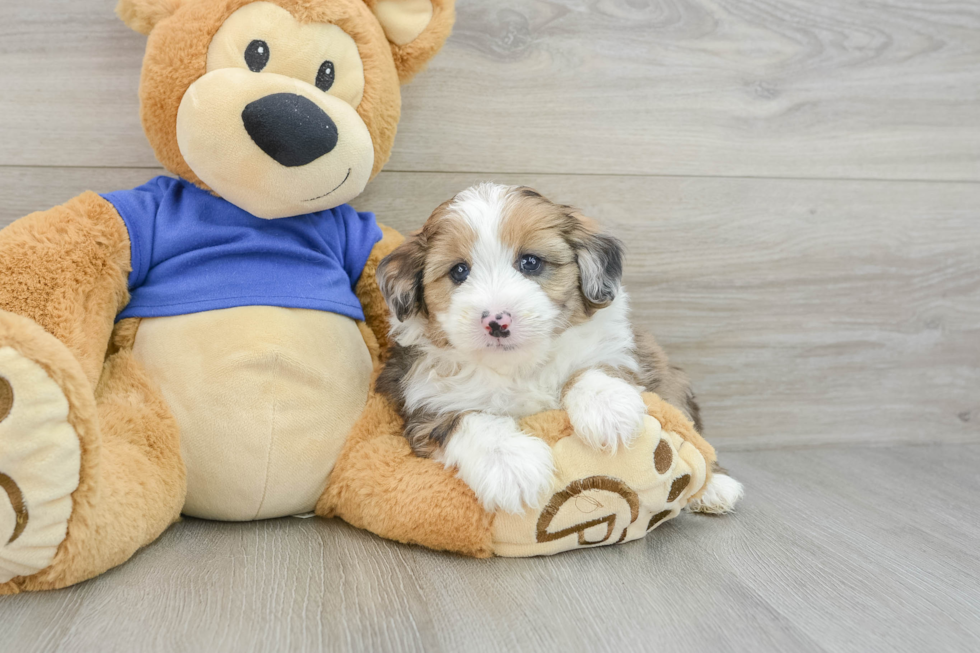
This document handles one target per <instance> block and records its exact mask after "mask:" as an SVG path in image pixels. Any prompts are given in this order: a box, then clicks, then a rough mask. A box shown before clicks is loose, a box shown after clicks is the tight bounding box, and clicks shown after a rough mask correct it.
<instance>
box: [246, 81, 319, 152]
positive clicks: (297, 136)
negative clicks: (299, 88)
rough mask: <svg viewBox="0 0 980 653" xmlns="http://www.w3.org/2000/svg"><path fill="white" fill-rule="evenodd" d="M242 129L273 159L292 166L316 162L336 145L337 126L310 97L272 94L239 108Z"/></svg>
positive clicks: (292, 94)
mask: <svg viewBox="0 0 980 653" xmlns="http://www.w3.org/2000/svg"><path fill="white" fill-rule="evenodd" d="M242 121H243V122H244V123H245V131H247V132H248V135H249V136H251V138H252V140H253V141H255V144H256V145H258V146H259V147H260V148H261V149H262V151H263V152H265V153H266V154H268V155H269V156H270V157H272V158H273V160H275V161H278V162H279V163H281V164H282V165H284V166H286V167H289V168H293V167H296V166H305V165H306V164H307V163H312V162H313V161H316V160H317V159H319V158H320V157H321V156H323V155H324V154H326V153H327V152H330V151H331V150H332V149H333V148H334V147H336V146H337V125H335V124H334V121H333V120H331V119H330V116H328V115H327V114H326V112H325V111H324V110H323V109H321V108H320V107H318V106H317V105H316V103H314V102H313V100H310V99H308V98H305V97H303V96H302V95H296V94H294V93H275V94H273V95H267V96H265V97H264V98H260V99H258V100H255V101H254V102H251V103H249V104H248V105H247V106H246V107H245V110H244V111H242Z"/></svg>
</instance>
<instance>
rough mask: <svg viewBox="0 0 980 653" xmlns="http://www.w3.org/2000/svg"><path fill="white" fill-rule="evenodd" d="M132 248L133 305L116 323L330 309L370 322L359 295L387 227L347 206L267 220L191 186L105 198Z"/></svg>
mask: <svg viewBox="0 0 980 653" xmlns="http://www.w3.org/2000/svg"><path fill="white" fill-rule="evenodd" d="M103 197H104V198H105V199H107V200H108V201H109V202H111V203H112V205H113V206H114V207H116V210H117V211H118V212H119V215H121V216H122V219H123V221H124V222H125V223H126V228H127V229H128V230H129V240H130V242H131V243H132V264H133V271H132V272H131V273H130V275H129V291H130V295H131V298H130V301H129V305H128V306H126V308H125V309H124V310H123V312H122V313H120V314H119V316H118V318H117V319H122V318H126V317H161V316H166V315H186V314H188V313H199V312H201V311H211V310H216V309H220V308H232V307H235V306H283V307H287V308H311V309H316V310H321V311H330V312H332V313H339V314H340V315H346V316H348V317H351V318H354V319H355V320H363V319H364V313H363V311H362V310H361V303H360V302H359V301H358V299H357V296H356V295H355V294H354V290H353V288H354V284H356V283H357V280H358V278H359V277H360V276H361V271H362V270H363V269H364V264H365V263H366V262H367V258H368V256H369V255H370V253H371V249H372V248H373V247H374V244H375V243H377V242H378V241H379V240H381V229H380V228H379V227H378V225H377V223H376V222H375V221H374V214H372V213H358V212H357V211H355V210H354V209H353V208H351V207H350V206H348V205H347V204H344V205H342V206H338V207H337V208H334V209H329V210H327V211H320V212H318V213H309V214H307V215H300V216H296V217H293V218H280V219H277V220H263V219H262V218H257V217H255V216H254V215H252V214H251V213H248V212H246V211H243V210H242V209H240V208H238V207H237V206H235V205H233V204H231V203H230V202H228V201H226V200H223V199H220V198H218V197H215V196H214V195H212V194H211V193H209V192H207V191H204V190H201V189H200V188H198V187H196V186H194V185H193V184H191V183H190V182H188V181H185V180H183V179H173V178H171V177H156V178H155V179H151V180H150V181H148V182H147V183H146V184H144V185H142V186H140V187H139V188H135V189H133V190H124V191H119V192H115V193H109V194H107V195H103Z"/></svg>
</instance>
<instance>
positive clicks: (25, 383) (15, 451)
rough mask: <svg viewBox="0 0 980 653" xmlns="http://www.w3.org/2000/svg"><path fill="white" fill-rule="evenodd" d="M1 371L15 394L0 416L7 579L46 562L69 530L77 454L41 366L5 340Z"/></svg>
mask: <svg viewBox="0 0 980 653" xmlns="http://www.w3.org/2000/svg"><path fill="white" fill-rule="evenodd" d="M0 378H2V379H4V380H5V381H6V384H9V386H8V389H9V390H10V391H12V395H13V405H12V406H11V407H10V412H9V413H8V414H7V415H6V417H5V418H4V419H2V420H0V583H5V582H7V581H8V580H10V579H11V578H13V577H15V576H29V575H31V574H34V573H36V572H38V571H41V570H42V569H44V568H45V567H47V566H48V565H49V564H51V561H52V559H54V555H55V553H56V552H57V550H58V546H59V545H60V544H61V542H62V541H63V540H64V539H65V534H66V533H67V528H68V518H69V517H70V516H71V511H72V499H71V494H72V492H74V491H75V490H76V489H77V488H78V478H79V469H80V467H81V460H82V459H81V447H80V445H79V442H78V437H77V436H76V434H75V430H74V429H73V428H72V427H71V425H70V424H69V423H68V400H67V399H66V398H65V395H64V394H63V393H62V391H61V389H60V388H59V387H58V385H57V384H56V383H55V382H54V381H53V380H51V378H50V377H49V376H48V375H47V373H46V372H45V371H44V369H43V368H42V367H41V366H40V365H38V364H37V363H35V362H34V361H32V360H29V359H27V358H24V357H23V356H21V355H20V354H18V353H17V352H16V351H15V350H14V349H13V348H12V347H3V348H0ZM0 417H2V416H0ZM15 504H17V507H18V508H19V510H15ZM18 520H19V521H20V523H21V525H20V528H19V529H18V528H17V524H18Z"/></svg>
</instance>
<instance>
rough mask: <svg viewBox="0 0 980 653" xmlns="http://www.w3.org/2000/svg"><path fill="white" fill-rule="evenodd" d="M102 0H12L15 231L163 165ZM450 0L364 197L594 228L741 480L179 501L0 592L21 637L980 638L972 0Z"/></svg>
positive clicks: (394, 220)
mask: <svg viewBox="0 0 980 653" xmlns="http://www.w3.org/2000/svg"><path fill="white" fill-rule="evenodd" d="M114 4H115V0H86V1H85V2H78V0H32V1H31V2H2V3H0V226H3V225H5V224H7V223H9V222H10V221H12V220H14V219H16V218H17V217H20V216H22V215H24V214H26V213H28V212H30V211H32V210H36V209H40V208H46V207H49V206H52V205H54V204H57V203H60V202H63V201H65V200H67V199H68V198H70V197H71V196H73V195H75V194H77V193H79V192H81V191H82V190H85V189H93V190H97V191H110V190H115V189H120V188H129V187H132V186H134V185H136V184H139V183H142V182H143V181H145V180H147V179H149V178H150V177H152V176H154V175H156V174H159V173H160V169H159V167H158V164H157V163H156V161H155V160H154V157H153V153H152V151H151V150H150V148H149V146H148V145H147V143H146V140H145V138H144V136H143V134H142V131H141V128H140V125H139V120H138V101H137V96H136V88H137V83H138V76H139V69H140V58H141V53H142V48H143V43H144V38H143V37H141V36H139V35H137V34H134V33H130V32H128V31H127V30H126V29H125V27H123V26H122V25H121V24H120V23H119V22H118V21H117V20H116V19H115V18H114V17H113V15H112V7H113V5H114ZM458 13H459V20H458V24H457V28H456V31H455V33H454V35H453V37H452V38H451V39H450V42H449V44H448V45H447V47H446V49H445V51H444V52H443V53H442V54H441V55H440V56H439V57H438V58H437V59H436V60H435V61H434V62H433V63H432V65H430V67H429V69H428V70H427V71H426V72H425V73H423V74H422V75H420V76H419V77H418V78H417V80H416V81H415V82H414V83H413V84H412V85H411V86H409V87H407V88H406V89H405V97H404V115H403V119H402V123H401V127H400V131H399V135H398V138H397V141H396V147H395V152H394V154H393V156H392V159H391V162H390V164H389V165H388V167H387V168H386V170H385V172H383V173H382V174H381V175H380V176H379V177H378V178H377V179H376V180H375V181H374V182H372V184H371V185H370V186H369V187H368V190H367V191H366V193H365V194H364V195H362V196H361V197H360V198H359V199H358V200H357V202H356V205H357V206H358V208H361V209H366V210H372V211H375V212H376V213H377V215H378V218H379V220H381V221H382V222H385V223H387V224H390V225H392V226H395V227H397V228H399V229H411V228H414V227H417V226H418V225H419V224H421V222H422V221H423V220H424V218H425V217H426V216H427V215H428V213H429V212H430V211H431V209H432V208H433V207H435V206H436V205H437V204H438V203H440V202H441V201H442V200H444V199H446V198H447V197H449V196H450V195H452V194H453V193H454V192H456V191H457V190H459V189H461V188H463V187H464V186H466V185H468V184H470V183H473V182H476V181H481V180H488V179H491V180H497V181H502V182H508V183H523V184H528V185H532V186H535V187H537V188H539V189H540V190H541V191H543V192H544V193H546V194H548V195H550V196H553V197H554V198H555V199H557V200H560V201H562V202H565V203H570V204H576V205H578V206H580V207H582V208H583V209H584V210H585V211H586V212H588V213H589V214H590V215H592V216H594V217H595V218H597V219H599V220H600V221H601V222H603V223H604V224H605V225H607V226H608V228H609V229H610V230H611V231H613V232H614V233H616V234H617V235H619V236H620V237H621V238H623V239H624V240H625V241H626V242H627V243H628V245H629V250H630V251H629V259H628V261H627V267H626V283H627V287H628V288H629V289H630V291H631V294H632V295H633V298H634V304H635V310H636V314H637V320H638V321H639V322H640V323H642V324H644V325H645V326H647V327H648V328H650V329H652V330H653V331H654V332H655V333H656V334H657V335H658V336H659V338H660V340H661V342H662V343H663V344H664V345H665V346H666V348H667V349H668V351H669V352H670V353H671V355H672V356H673V358H674V360H675V361H676V362H677V363H679V364H680V365H682V366H683V367H685V368H686V369H687V370H688V371H689V372H690V374H691V376H692V377H693V379H694V381H695V385H696V388H697V389H698V391H699V395H700V398H701V401H702V404H703V407H704V414H705V421H706V424H707V428H706V433H705V434H706V435H707V436H708V438H709V439H710V440H711V441H712V442H714V443H715V444H716V445H717V446H718V448H719V449H720V450H721V451H722V456H723V460H724V462H725V463H726V464H727V465H728V466H729V467H730V468H731V469H732V472H733V474H735V475H736V476H737V477H738V478H740V479H741V480H742V481H743V482H745V484H746V486H747V491H748V494H747V497H746V499H745V503H744V505H743V507H742V509H741V510H740V511H739V513H738V514H736V515H734V516H731V517H725V518H705V517H695V516H685V517H683V518H681V519H679V520H677V521H675V522H671V523H669V524H666V525H665V526H664V527H662V528H661V529H658V530H657V532H656V533H655V534H654V535H653V536H652V537H650V538H648V539H647V540H645V541H641V542H637V543H633V544H629V545H624V546H620V547H611V548H606V549H601V550H594V551H586V552H580V553H574V554H566V555H561V556H558V557H555V558H551V559H531V560H503V559H498V560H491V561H473V560H465V559H460V558H456V557H452V556H446V555H442V554H437V553H432V552H428V551H423V550H418V549H414V548H409V547H404V546H400V545H396V544H392V543H389V542H384V541H381V540H379V539H377V538H374V537H373V536H370V535H368V534H366V533H363V532H359V531H356V530H354V529H352V528H350V527H348V526H347V525H345V524H343V523H340V522H336V521H334V522H325V521H320V520H315V519H314V520H297V519H287V520H277V521H270V522H262V523H252V524H239V525H233V524H218V523H206V522H200V521H193V520H188V521H186V522H184V523H181V524H179V525H177V526H175V527H174V528H172V529H171V530H170V531H168V532H167V533H166V534H165V535H164V537H163V538H161V539H160V540H159V541H158V542H156V543H155V544H154V545H152V546H151V547H149V548H147V549H146V550H144V551H143V552H141V553H140V554H139V555H138V556H137V557H136V558H135V559H134V560H132V561H130V562H129V563H127V564H126V565H124V566H122V567H120V568H118V569H116V570H114V571H112V572H110V573H108V574H106V575H104V576H103V577H101V578H98V579H96V580H94V581H91V582H89V583H86V584H83V585H81V586H79V587H76V588H72V589H69V590H65V591H60V592H55V593H49V594H42V595H31V596H18V597H12V598H5V599H0V651H7V650H11V651H18V652H22V651H31V650H52V649H55V648H62V649H65V650H79V651H83V650H100V651H107V650H120V651H136V650H229V651H238V650H270V649H277V648H281V649H283V650H304V649H306V650H319V649H327V650H369V651H386V650H398V651H401V650H425V651H433V650H435V651H437V650H488V651H489V650H522V649H523V650H528V649H530V650H565V651H605V650H609V651H654V650H657V651H660V650H664V651H669V650H685V651H687V650H690V651H704V650H710V651H714V650H719V651H721V650H752V651H810V650H827V651H897V650H899V651H917V652H918V651H933V650H934V651H976V650H980V555H978V553H977V551H978V547H977V542H978V537H980V527H978V526H977V525H976V524H977V522H978V520H977V518H976V515H977V514H978V508H980V472H978V470H980V0H961V1H959V2H952V1H950V2H945V1H944V2H938V1H934V2H930V1H928V0H676V1H675V0H459V11H458ZM0 283H2V280H0Z"/></svg>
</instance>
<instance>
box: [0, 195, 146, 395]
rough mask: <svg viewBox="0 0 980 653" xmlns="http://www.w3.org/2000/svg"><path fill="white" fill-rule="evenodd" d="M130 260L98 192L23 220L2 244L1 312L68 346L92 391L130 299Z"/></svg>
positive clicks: (121, 232)
mask: <svg viewBox="0 0 980 653" xmlns="http://www.w3.org/2000/svg"><path fill="white" fill-rule="evenodd" d="M129 256H130V246H129V234H128V232H127V231H126V226H125V224H124V223H123V221H122V218H120V217H119V214H118V213H117V212H116V210H115V208H113V206H112V204H110V203H109V202H107V201H106V200H104V199H102V198H101V197H99V196H98V195H96V194H95V193H84V194H82V195H79V196H78V197H76V198H74V199H72V200H70V201H68V202H67V203H65V204H63V205H62V206H58V207H55V208H53V209H49V210H47V211H40V212H38V213H32V214H31V215H29V216H27V217H25V218H23V219H21V220H17V221H16V222H14V223H13V224H11V225H10V226H8V227H7V228H6V229H4V230H3V238H0V280H2V283H0V311H8V312H10V313H16V314H17V315H23V316H25V317H29V318H31V319H33V320H34V321H35V322H37V323H38V324H40V325H41V326H42V327H44V329H45V330H46V331H48V333H51V334H53V335H54V336H55V337H56V338H58V339H59V340H60V341H61V342H62V343H64V345H65V346H66V347H67V348H68V351H70V352H71V354H73V355H74V357H75V358H76V359H77V360H78V362H79V363H81V366H82V371H83V373H84V378H86V379H88V383H89V392H91V389H92V388H94V387H95V384H96V382H97V381H98V380H99V375H100V374H101V373H102V363H103V362H104V360H105V353H106V345H107V343H108V342H109V335H110V334H111V333H112V324H113V320H114V319H115V317H116V314H118V313H119V311H120V310H122V308H123V307H124V306H125V305H126V302H127V301H129V291H128V290H127V286H126V279H127V275H128V274H129V271H130V262H129Z"/></svg>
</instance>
